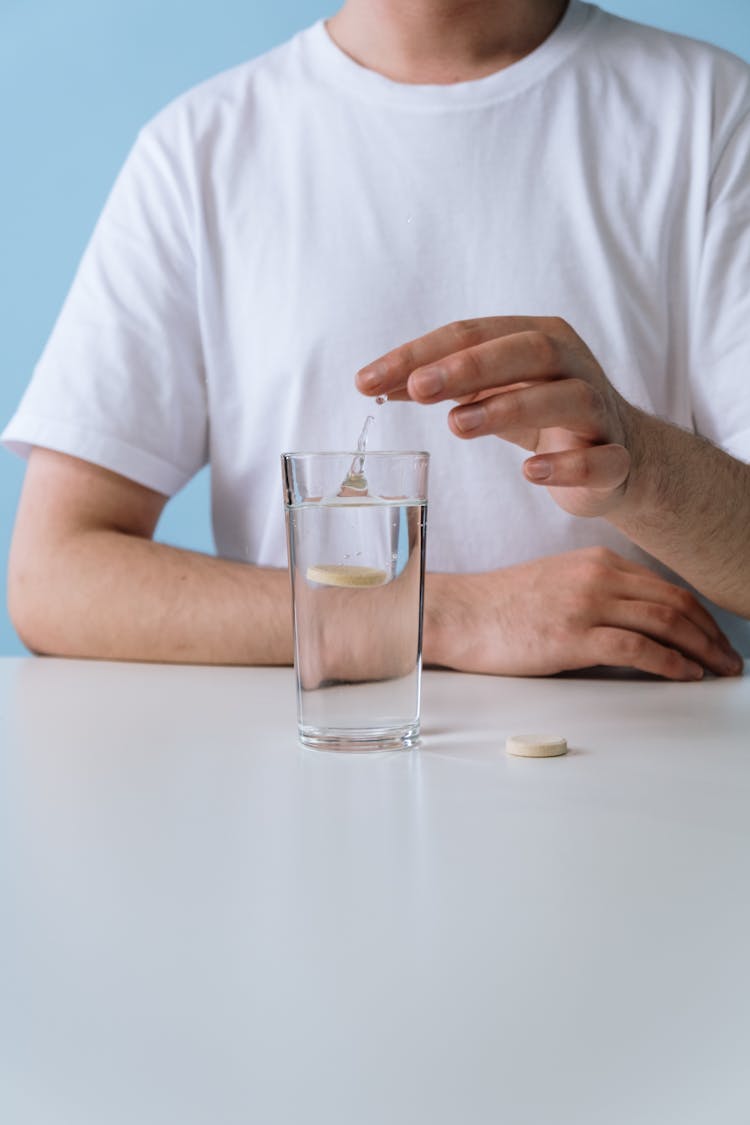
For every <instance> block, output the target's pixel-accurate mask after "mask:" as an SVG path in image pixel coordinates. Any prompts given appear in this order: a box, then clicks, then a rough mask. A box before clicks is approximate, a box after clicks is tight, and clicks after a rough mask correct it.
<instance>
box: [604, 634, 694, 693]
mask: <svg viewBox="0 0 750 1125" xmlns="http://www.w3.org/2000/svg"><path fill="white" fill-rule="evenodd" d="M589 650H590V652H591V660H592V664H607V665H610V666H611V667H613V668H618V667H619V668H636V669H637V670H638V671H639V672H650V673H651V674H652V675H654V676H663V677H664V678H665V679H667V680H700V679H702V678H703V669H702V667H701V666H700V664H697V663H696V662H695V661H694V660H690V659H689V658H688V657H686V656H683V655H682V653H680V652H677V650H676V649H673V648H668V647H666V646H665V645H662V644H659V642H658V641H655V640H652V638H651V637H647V636H645V634H643V633H637V632H636V633H633V632H630V630H628V629H618V628H612V627H611V626H606V625H605V626H599V627H598V628H595V629H592V630H591V632H590V634H589Z"/></svg>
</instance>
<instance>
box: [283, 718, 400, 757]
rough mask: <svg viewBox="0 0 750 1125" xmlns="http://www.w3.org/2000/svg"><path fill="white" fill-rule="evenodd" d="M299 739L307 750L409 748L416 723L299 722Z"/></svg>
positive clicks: (353, 751) (349, 750) (350, 750)
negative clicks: (325, 724) (338, 726)
mask: <svg viewBox="0 0 750 1125" xmlns="http://www.w3.org/2000/svg"><path fill="white" fill-rule="evenodd" d="M299 740H300V742H301V743H302V745H303V746H307V747H308V748H309V749H310V750H344V751H346V752H347V753H357V752H361V751H365V750H369V751H372V750H410V749H411V748H412V747H413V746H418V745H419V723H411V724H409V726H405V727H365V728H363V729H361V730H357V729H351V728H347V729H336V728H335V727H330V728H326V729H321V728H319V727H303V726H300V728H299Z"/></svg>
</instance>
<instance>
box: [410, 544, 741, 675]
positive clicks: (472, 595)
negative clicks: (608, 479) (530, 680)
mask: <svg viewBox="0 0 750 1125" xmlns="http://www.w3.org/2000/svg"><path fill="white" fill-rule="evenodd" d="M424 657H425V663H427V664H438V665H441V666H443V667H447V668H455V669H457V670H458V671H462V672H484V673H490V674H494V675H508V676H544V675H551V674H553V673H556V672H563V671H568V670H571V669H575V668H588V667H592V666H594V665H601V664H604V665H610V666H613V667H627V668H636V669H638V670H639V671H642V672H651V673H653V674H655V675H657V676H664V677H666V679H669V680H698V679H700V678H701V677H702V676H703V670H704V669H707V670H709V671H711V672H714V673H715V674H716V675H719V676H727V675H738V674H739V673H740V672H741V671H742V658H741V657H740V656H738V654H737V653H736V652H734V650H733V649H732V648H731V646H730V644H729V641H728V640H727V638H726V637H725V636H724V634H723V633H722V632H721V630H720V629H719V627H718V625H717V624H716V622H715V621H714V620H713V618H712V617H711V615H710V614H709V613H708V612H707V611H706V610H705V609H704V608H703V606H702V605H701V604H700V602H699V601H698V600H697V599H696V598H695V597H694V596H693V595H692V594H691V593H690V592H689V591H687V590H684V589H682V588H681V587H678V586H675V585H673V584H672V583H671V582H666V581H664V579H662V578H659V577H658V576H657V575H655V574H653V573H652V572H651V571H650V570H648V569H647V568H646V567H643V566H639V565H638V564H637V563H632V562H629V561H627V560H626V559H624V558H621V557H620V556H619V555H617V554H615V553H614V552H612V551H608V550H606V549H604V548H601V547H592V548H584V549H583V550H578V551H571V552H569V553H567V554H564V555H556V556H552V557H549V558H543V559H537V560H536V561H534V562H530V563H522V564H520V565H518V566H512V567H508V568H507V569H506V570H499V571H491V572H489V573H486V574H434V575H428V581H427V588H426V598H425V632H424Z"/></svg>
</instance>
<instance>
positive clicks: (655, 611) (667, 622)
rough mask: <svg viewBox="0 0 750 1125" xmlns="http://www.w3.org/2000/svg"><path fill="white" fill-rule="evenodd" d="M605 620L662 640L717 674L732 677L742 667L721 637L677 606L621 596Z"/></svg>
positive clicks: (607, 613)
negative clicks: (708, 632)
mask: <svg viewBox="0 0 750 1125" xmlns="http://www.w3.org/2000/svg"><path fill="white" fill-rule="evenodd" d="M605 619H606V621H607V622H608V624H609V625H610V626H615V627H616V628H619V629H627V630H630V631H631V632H636V633H642V634H645V635H646V636H647V637H650V638H651V639H652V640H655V641H658V642H661V645H662V647H664V648H665V651H670V652H671V651H674V650H677V652H678V653H679V654H680V655H681V656H682V657H683V658H686V659H687V662H688V664H689V663H694V664H698V665H700V666H702V667H703V668H708V670H709V671H710V672H713V673H714V674H715V675H717V676H732V675H736V674H737V673H738V672H739V671H740V670H741V660H740V658H738V657H737V656H733V655H731V650H730V651H727V650H726V649H725V648H724V647H723V645H722V644H721V643H720V641H719V640H718V639H715V638H712V637H710V636H709V635H708V634H707V633H706V632H705V631H704V630H703V629H702V628H700V626H699V625H697V624H695V622H694V621H691V620H690V618H689V617H687V616H685V615H684V614H682V613H681V612H680V610H679V609H677V608H676V607H674V606H670V605H664V604H662V603H659V602H651V601H636V600H635V599H626V600H621V599H618V600H616V601H613V602H611V603H610V605H609V606H608V607H607V608H606V611H605ZM667 646H668V648H667ZM674 678H680V679H682V678H684V677H683V676H679V677H674Z"/></svg>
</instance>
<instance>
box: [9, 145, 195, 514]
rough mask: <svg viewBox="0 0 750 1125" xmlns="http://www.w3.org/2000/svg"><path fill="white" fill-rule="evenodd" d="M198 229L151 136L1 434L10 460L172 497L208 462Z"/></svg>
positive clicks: (173, 169)
mask: <svg viewBox="0 0 750 1125" xmlns="http://www.w3.org/2000/svg"><path fill="white" fill-rule="evenodd" d="M162 131H163V130H162ZM195 229H196V214H195V201H194V197H193V196H192V195H191V182H190V176H189V170H188V168H187V167H186V166H185V162H184V161H183V160H181V159H180V157H179V156H178V155H177V154H176V152H175V151H174V148H172V147H170V146H168V145H167V144H165V143H164V141H163V140H162V139H160V136H159V133H158V131H157V130H155V129H154V128H153V124H152V125H151V126H147V127H146V129H144V130H143V132H142V133H141V134H140V136H139V137H138V140H137V142H136V144H135V146H134V147H133V150H132V151H131V153H130V155H129V157H128V159H127V161H126V163H125V165H124V167H123V169H122V171H121V173H120V175H119V176H118V178H117V181H116V182H115V185H114V187H113V189H112V192H111V194H110V196H109V199H108V200H107V203H106V205H105V208H104V211H103V212H102V215H101V217H100V219H99V221H98V223H97V225H96V228H95V230H94V233H93V235H92V238H91V241H90V243H89V245H88V247H87V249H86V251H85V253H84V256H83V259H82V261H81V264H80V266H79V269H78V272H77V274H76V277H75V280H74V282H73V285H72V288H71V290H70V293H69V294H68V297H67V299H66V301H65V304H64V305H63V308H62V311H61V313H60V316H59V318H58V320H57V323H56V325H55V327H54V330H53V332H52V335H51V337H50V339H49V342H48V344H47V346H46V348H45V350H44V352H43V354H42V356H41V359H40V360H39V363H38V365H37V367H36V369H35V371H34V374H33V377H32V379H31V382H30V384H29V386H28V388H27V390H26V392H25V394H24V396H23V398H22V400H21V403H20V405H19V407H18V410H17V412H16V414H15V415H14V417H13V418H12V420H11V421H10V423H9V424H8V426H7V428H6V429H5V431H4V433H3V435H2V440H3V443H4V444H5V445H6V446H7V447H8V448H9V449H11V450H12V451H14V452H16V453H19V454H21V456H27V455H28V453H29V451H30V449H31V447H32V446H35V445H40V446H45V447H47V448H49V449H54V450H57V451H58V452H61V453H68V454H71V455H73V456H75V457H80V458H83V459H84V460H87V461H92V462H94V463H95V464H98V465H101V466H102V467H104V468H107V469H110V470H112V471H113V472H116V473H120V474H121V475H123V476H126V477H129V478H130V479H132V480H135V481H138V482H139V483H140V484H144V485H146V486H147V487H149V488H153V489H155V490H156V491H158V492H161V493H163V494H165V495H167V496H171V495H172V494H173V493H175V492H176V491H177V490H178V489H179V488H181V487H182V486H183V485H184V484H186V483H187V481H188V480H189V479H190V478H191V477H192V476H193V475H194V474H195V473H196V472H197V471H198V470H199V469H200V468H201V467H202V466H203V465H204V464H205V463H206V461H207V458H208V452H207V445H208V421H207V404H206V387H205V377H204V367H203V358H202V349H201V336H200V326H199V316H198V302H197V298H196V272H197V270H196V257H195V250H194V247H195V238H194V231H195Z"/></svg>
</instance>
